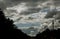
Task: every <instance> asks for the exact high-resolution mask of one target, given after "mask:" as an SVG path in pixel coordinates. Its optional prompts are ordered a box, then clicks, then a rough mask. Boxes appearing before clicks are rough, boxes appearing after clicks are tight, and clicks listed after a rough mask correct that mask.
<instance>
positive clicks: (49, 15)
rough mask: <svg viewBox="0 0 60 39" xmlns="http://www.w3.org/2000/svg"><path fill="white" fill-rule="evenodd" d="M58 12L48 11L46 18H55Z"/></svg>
mask: <svg viewBox="0 0 60 39" xmlns="http://www.w3.org/2000/svg"><path fill="white" fill-rule="evenodd" d="M56 13H57V12H56V11H51V12H48V13H47V15H46V16H45V18H53V16H54V15H56Z"/></svg>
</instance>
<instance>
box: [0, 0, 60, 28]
mask: <svg viewBox="0 0 60 39" xmlns="http://www.w3.org/2000/svg"><path fill="white" fill-rule="evenodd" d="M57 1H59V0H55V5H57V6H58V7H57V9H58V8H59V7H60V5H59V4H60V1H59V2H57ZM0 8H1V9H2V10H3V11H4V13H5V16H6V17H8V18H10V19H12V20H13V21H14V24H15V25H17V27H18V28H19V27H24V26H25V27H31V26H37V27H38V26H39V27H40V28H43V27H42V26H41V25H43V24H44V23H45V22H48V23H51V22H50V20H49V19H46V18H53V16H54V15H55V14H56V13H53V11H55V6H54V5H53V1H51V0H0ZM58 11H59V10H58ZM59 15H60V14H57V15H56V18H59Z"/></svg>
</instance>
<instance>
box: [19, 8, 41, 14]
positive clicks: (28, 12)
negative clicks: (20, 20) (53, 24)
mask: <svg viewBox="0 0 60 39" xmlns="http://www.w3.org/2000/svg"><path fill="white" fill-rule="evenodd" d="M40 10H41V8H30V9H28V10H27V11H24V12H21V13H20V15H29V14H33V13H38V12H39V11H40Z"/></svg>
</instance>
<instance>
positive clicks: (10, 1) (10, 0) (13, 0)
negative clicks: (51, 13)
mask: <svg viewBox="0 0 60 39" xmlns="http://www.w3.org/2000/svg"><path fill="white" fill-rule="evenodd" d="M38 1H46V0H3V1H2V2H1V1H0V7H1V8H3V9H4V8H6V7H11V6H15V5H17V4H19V3H21V2H33V3H36V2H38ZM30 5H31V4H30Z"/></svg>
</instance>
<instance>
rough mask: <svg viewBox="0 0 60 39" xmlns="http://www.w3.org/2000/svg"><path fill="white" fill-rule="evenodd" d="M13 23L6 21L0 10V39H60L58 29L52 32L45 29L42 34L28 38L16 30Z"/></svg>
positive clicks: (59, 30)
mask: <svg viewBox="0 0 60 39" xmlns="http://www.w3.org/2000/svg"><path fill="white" fill-rule="evenodd" d="M13 23H14V21H13V20H10V19H9V18H8V19H7V18H6V17H5V14H4V13H3V11H1V9H0V39H60V29H58V30H52V31H50V30H49V29H46V30H45V31H44V32H42V33H40V32H39V33H38V34H37V35H36V36H35V37H30V36H28V35H27V34H25V33H23V32H22V31H21V30H20V29H17V27H16V25H15V24H13Z"/></svg>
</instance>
